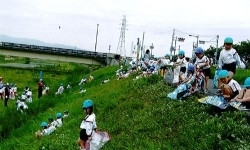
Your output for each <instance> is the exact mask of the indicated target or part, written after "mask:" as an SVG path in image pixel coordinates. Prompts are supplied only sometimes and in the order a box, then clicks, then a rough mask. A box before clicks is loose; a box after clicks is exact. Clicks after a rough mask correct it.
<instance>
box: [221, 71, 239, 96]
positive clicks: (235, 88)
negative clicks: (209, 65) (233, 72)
mask: <svg viewBox="0 0 250 150" xmlns="http://www.w3.org/2000/svg"><path fill="white" fill-rule="evenodd" d="M218 76H219V80H220V81H221V83H222V85H221V86H220V87H219V88H220V91H221V94H222V95H223V97H224V98H225V99H226V100H231V99H234V98H235V97H236V96H237V95H238V94H239V92H240V90H241V87H240V85H239V83H238V82H237V81H235V80H234V79H231V78H230V77H229V72H228V71H227V70H221V71H220V72H219V74H218ZM218 94H220V93H218Z"/></svg>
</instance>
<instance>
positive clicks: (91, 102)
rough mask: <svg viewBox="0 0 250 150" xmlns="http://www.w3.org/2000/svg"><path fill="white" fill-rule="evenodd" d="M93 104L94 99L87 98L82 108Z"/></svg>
mask: <svg viewBox="0 0 250 150" xmlns="http://www.w3.org/2000/svg"><path fill="white" fill-rule="evenodd" d="M91 106H93V101H92V100H90V99H87V100H85V101H84V102H83V105H82V108H89V107H91Z"/></svg>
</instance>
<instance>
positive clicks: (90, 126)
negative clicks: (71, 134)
mask: <svg viewBox="0 0 250 150" xmlns="http://www.w3.org/2000/svg"><path fill="white" fill-rule="evenodd" d="M82 109H83V111H84V112H85V113H86V117H85V118H84V119H83V121H82V123H81V125H80V129H81V131H80V137H79V139H78V145H79V146H80V148H81V149H82V150H84V149H86V148H87V147H86V146H87V141H88V140H90V139H91V134H92V132H93V131H94V130H96V128H97V126H96V117H95V114H94V113H93V101H92V100H90V99H87V100H85V101H84V102H83V106H82Z"/></svg>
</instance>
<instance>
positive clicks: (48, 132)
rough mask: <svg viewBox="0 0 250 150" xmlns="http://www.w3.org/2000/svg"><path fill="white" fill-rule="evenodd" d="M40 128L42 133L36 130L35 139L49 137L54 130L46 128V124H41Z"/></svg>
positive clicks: (49, 127)
mask: <svg viewBox="0 0 250 150" xmlns="http://www.w3.org/2000/svg"><path fill="white" fill-rule="evenodd" d="M40 126H41V127H42V131H40V130H38V131H37V132H36V133H35V135H36V138H40V137H41V136H45V135H50V134H51V133H53V132H54V131H55V130H56V128H55V127H54V126H48V124H47V122H42V123H41V125H40Z"/></svg>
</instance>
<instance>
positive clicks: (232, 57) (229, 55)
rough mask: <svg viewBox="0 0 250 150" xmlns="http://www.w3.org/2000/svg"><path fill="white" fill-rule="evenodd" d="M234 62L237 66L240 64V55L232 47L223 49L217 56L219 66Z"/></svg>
mask: <svg viewBox="0 0 250 150" xmlns="http://www.w3.org/2000/svg"><path fill="white" fill-rule="evenodd" d="M234 62H236V64H237V65H238V66H239V65H240V57H239V55H238V53H237V51H236V50H235V49H233V48H231V49H230V50H225V49H223V50H222V51H221V52H220V57H219V67H220V68H221V67H222V66H223V65H224V64H231V63H234Z"/></svg>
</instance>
